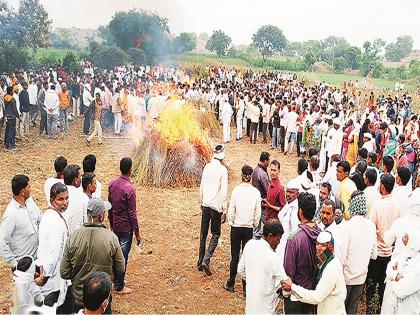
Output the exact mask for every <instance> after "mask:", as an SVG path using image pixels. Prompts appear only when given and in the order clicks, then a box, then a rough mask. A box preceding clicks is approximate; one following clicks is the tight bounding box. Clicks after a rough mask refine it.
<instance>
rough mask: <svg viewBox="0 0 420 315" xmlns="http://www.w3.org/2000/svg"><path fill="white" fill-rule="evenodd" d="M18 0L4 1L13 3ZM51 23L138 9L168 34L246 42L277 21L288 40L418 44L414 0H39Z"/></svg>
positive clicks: (93, 23)
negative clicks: (164, 25) (407, 38)
mask: <svg viewBox="0 0 420 315" xmlns="http://www.w3.org/2000/svg"><path fill="white" fill-rule="evenodd" d="M18 1H19V0H7V2H9V3H10V4H12V5H14V6H16V5H17V3H18ZM40 1H41V3H42V4H43V5H44V6H45V8H46V9H47V11H48V13H49V15H50V17H51V18H52V19H53V26H54V27H71V26H76V27H80V28H97V27H98V26H99V25H104V24H107V23H108V22H109V21H110V19H111V18H112V16H113V15H114V13H115V12H117V11H120V10H128V9H132V8H142V9H145V10H149V11H154V12H157V13H158V14H159V15H160V16H162V17H166V18H168V19H169V25H170V30H171V32H172V33H175V34H177V33H180V32H184V31H187V32H195V33H200V32H207V33H208V34H209V35H211V33H212V31H213V30H217V29H222V30H223V31H225V32H226V33H227V34H228V35H229V36H231V37H232V39H233V42H234V44H248V43H250V42H251V37H252V34H253V33H254V32H255V31H256V30H257V29H258V27H259V26H261V25H265V24H274V25H277V26H278V27H279V28H280V29H282V30H283V33H284V34H285V36H286V38H287V39H288V40H291V41H302V40H307V39H323V38H325V37H327V36H328V35H337V36H342V37H344V38H346V39H347V40H348V41H349V42H350V43H351V44H353V45H358V46H361V45H362V44H363V42H364V41H365V40H371V39H373V38H376V37H380V38H382V39H384V40H385V41H386V42H391V41H395V39H396V38H397V37H398V36H399V35H411V36H412V38H413V39H414V48H417V49H420V19H419V15H418V14H419V12H420V1H419V0H404V1H395V0H351V1H343V0H288V1H284V0H253V1H250V0H242V1H240V0H206V1H204V0H102V1H101V0H40Z"/></svg>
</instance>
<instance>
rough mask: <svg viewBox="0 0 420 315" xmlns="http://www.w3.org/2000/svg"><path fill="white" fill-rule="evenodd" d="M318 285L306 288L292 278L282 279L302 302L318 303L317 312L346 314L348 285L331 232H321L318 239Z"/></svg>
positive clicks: (321, 313) (283, 283) (283, 284)
mask: <svg viewBox="0 0 420 315" xmlns="http://www.w3.org/2000/svg"><path fill="white" fill-rule="evenodd" d="M316 256H317V267H316V287H315V289H314V290H311V289H306V288H304V287H302V286H300V285H296V284H294V283H292V281H291V280H290V279H288V280H286V281H282V288H283V290H285V291H286V292H291V293H292V296H294V297H295V298H296V299H298V300H299V301H300V302H303V303H308V304H313V305H317V306H318V307H317V312H316V313H317V314H320V315H323V314H325V315H328V314H341V315H344V314H346V310H345V308H344V300H345V298H346V286H345V282H344V276H343V272H342V271H341V262H340V260H339V259H337V257H336V255H335V242H334V238H333V236H332V235H331V233H329V232H325V231H324V232H321V233H319V235H318V237H317V239H316Z"/></svg>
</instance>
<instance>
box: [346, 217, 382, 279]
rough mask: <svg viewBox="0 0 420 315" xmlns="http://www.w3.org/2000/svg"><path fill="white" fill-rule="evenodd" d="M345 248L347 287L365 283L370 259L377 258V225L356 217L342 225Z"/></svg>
mask: <svg viewBox="0 0 420 315" xmlns="http://www.w3.org/2000/svg"><path fill="white" fill-rule="evenodd" d="M340 225H341V226H340V228H341V233H342V240H343V247H342V253H343V258H342V263H343V270H344V279H345V280H346V284H347V285H360V284H363V283H365V280H366V276H367V272H368V265H369V261H370V259H376V257H377V247H378V246H377V240H376V229H375V225H374V224H373V223H372V221H370V220H369V219H366V218H364V217H362V216H360V215H356V216H354V217H352V218H350V220H348V221H345V222H343V223H341V224H340Z"/></svg>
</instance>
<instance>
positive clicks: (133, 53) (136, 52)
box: [127, 48, 147, 65]
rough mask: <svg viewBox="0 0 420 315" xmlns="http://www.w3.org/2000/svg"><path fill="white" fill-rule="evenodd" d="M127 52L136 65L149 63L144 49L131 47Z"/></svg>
mask: <svg viewBox="0 0 420 315" xmlns="http://www.w3.org/2000/svg"><path fill="white" fill-rule="evenodd" d="M127 54H128V56H130V61H131V62H132V63H133V64H135V65H142V64H146V63H147V60H146V55H145V54H144V51H143V50H142V49H139V48H129V49H128V50H127Z"/></svg>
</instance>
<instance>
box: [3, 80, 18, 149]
mask: <svg viewBox="0 0 420 315" xmlns="http://www.w3.org/2000/svg"><path fill="white" fill-rule="evenodd" d="M4 116H5V117H6V131H5V133H4V146H5V148H6V150H13V149H16V144H15V137H16V119H19V121H20V120H21V119H20V117H19V112H18V110H17V107H16V100H15V99H14V97H13V86H8V87H7V89H6V96H5V97H4Z"/></svg>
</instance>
